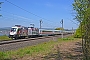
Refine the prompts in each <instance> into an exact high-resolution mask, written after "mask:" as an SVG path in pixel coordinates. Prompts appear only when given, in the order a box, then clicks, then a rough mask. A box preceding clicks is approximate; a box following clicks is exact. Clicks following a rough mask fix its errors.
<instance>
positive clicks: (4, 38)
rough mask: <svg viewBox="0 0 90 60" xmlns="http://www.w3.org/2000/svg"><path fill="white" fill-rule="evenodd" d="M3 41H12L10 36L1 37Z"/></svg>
mask: <svg viewBox="0 0 90 60" xmlns="http://www.w3.org/2000/svg"><path fill="white" fill-rule="evenodd" d="M1 40H11V39H10V38H9V37H8V36H6V35H4V36H0V41H1Z"/></svg>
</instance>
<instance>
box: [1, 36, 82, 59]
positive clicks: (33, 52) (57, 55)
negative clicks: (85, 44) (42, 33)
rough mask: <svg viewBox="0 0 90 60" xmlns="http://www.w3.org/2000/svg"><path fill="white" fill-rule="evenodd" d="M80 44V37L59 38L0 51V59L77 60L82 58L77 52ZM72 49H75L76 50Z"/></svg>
mask: <svg viewBox="0 0 90 60" xmlns="http://www.w3.org/2000/svg"><path fill="white" fill-rule="evenodd" d="M76 44H77V45H76ZM78 44H79V45H78ZM80 44H81V39H77V38H72V37H69V38H63V39H60V38H59V39H58V40H57V41H49V42H44V43H41V44H38V45H34V46H30V47H26V48H22V49H18V50H15V51H3V52H0V60H28V59H31V60H60V59H66V60H68V59H69V60H72V59H76V60H77V59H78V58H80V59H82V53H81V52H77V50H78V48H77V47H79V50H80V51H81V49H80V48H81V46H80ZM74 49H77V50H76V52H75V51H74ZM71 50H72V51H71ZM63 55H64V56H63Z"/></svg>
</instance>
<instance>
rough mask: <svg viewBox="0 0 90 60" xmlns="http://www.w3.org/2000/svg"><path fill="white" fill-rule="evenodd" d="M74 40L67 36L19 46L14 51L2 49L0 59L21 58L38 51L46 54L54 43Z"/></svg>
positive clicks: (35, 53)
mask: <svg viewBox="0 0 90 60" xmlns="http://www.w3.org/2000/svg"><path fill="white" fill-rule="evenodd" d="M73 40H76V39H75V38H72V37H68V38H63V39H60V38H59V39H58V40H57V41H49V42H44V43H41V44H38V45H34V46H29V47H25V48H21V49H18V50H15V51H4V52H0V57H1V58H0V60H7V59H8V60H12V59H16V58H22V57H23V56H27V55H29V56H36V55H37V54H38V53H39V54H42V55H43V54H47V53H49V52H51V50H52V48H53V46H54V45H56V44H58V43H61V42H66V41H73Z"/></svg>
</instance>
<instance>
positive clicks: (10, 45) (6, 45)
mask: <svg viewBox="0 0 90 60" xmlns="http://www.w3.org/2000/svg"><path fill="white" fill-rule="evenodd" d="M70 35H71V34H68V35H64V37H67V36H70ZM60 37H61V35H56V36H47V37H38V38H30V39H21V40H16V41H15V40H14V41H11V42H10V41H7V42H6V41H4V42H3V43H1V42H0V43H1V45H0V51H9V50H16V49H19V48H23V47H26V46H32V45H36V44H39V43H42V42H48V41H50V40H55V41H56V40H57V38H60Z"/></svg>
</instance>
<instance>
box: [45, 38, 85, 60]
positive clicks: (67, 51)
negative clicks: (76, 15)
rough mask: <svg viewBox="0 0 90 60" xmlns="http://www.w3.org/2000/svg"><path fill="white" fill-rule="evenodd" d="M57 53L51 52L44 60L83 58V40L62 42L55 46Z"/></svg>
mask: <svg viewBox="0 0 90 60" xmlns="http://www.w3.org/2000/svg"><path fill="white" fill-rule="evenodd" d="M54 50H56V53H50V54H48V55H47V56H45V57H44V60H83V54H82V46H81V40H76V41H68V42H62V43H61V44H58V45H57V46H54Z"/></svg>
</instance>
